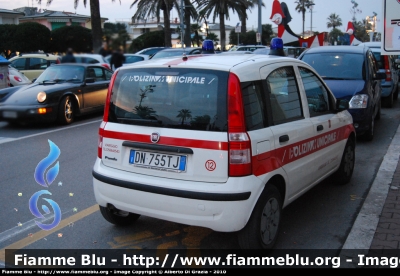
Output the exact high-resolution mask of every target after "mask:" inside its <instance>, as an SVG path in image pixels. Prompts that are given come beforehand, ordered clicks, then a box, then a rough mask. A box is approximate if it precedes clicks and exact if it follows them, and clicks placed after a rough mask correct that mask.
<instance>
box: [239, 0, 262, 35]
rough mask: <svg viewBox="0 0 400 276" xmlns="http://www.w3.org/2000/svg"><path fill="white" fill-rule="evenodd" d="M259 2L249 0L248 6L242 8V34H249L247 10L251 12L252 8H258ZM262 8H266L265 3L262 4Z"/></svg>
mask: <svg viewBox="0 0 400 276" xmlns="http://www.w3.org/2000/svg"><path fill="white" fill-rule="evenodd" d="M258 1H259V0H247V1H246V2H247V3H246V5H244V6H242V10H241V11H240V13H239V19H240V23H241V24H242V27H241V31H242V33H243V34H244V33H246V32H247V23H246V22H247V18H248V17H247V13H246V10H250V8H254V6H256V5H257V6H258ZM261 6H263V7H265V5H264V2H261Z"/></svg>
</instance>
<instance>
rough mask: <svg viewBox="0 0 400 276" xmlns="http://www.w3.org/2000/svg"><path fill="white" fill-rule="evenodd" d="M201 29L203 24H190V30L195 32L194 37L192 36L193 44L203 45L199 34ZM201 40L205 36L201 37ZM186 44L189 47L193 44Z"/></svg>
mask: <svg viewBox="0 0 400 276" xmlns="http://www.w3.org/2000/svg"><path fill="white" fill-rule="evenodd" d="M200 29H201V26H200V25H199V24H191V25H190V32H191V33H194V36H193V39H192V38H191V44H193V45H195V44H196V45H197V47H201V44H200V43H201V41H200V36H199V31H200ZM201 40H203V38H201ZM194 41H196V43H194ZM191 44H190V43H189V44H186V46H187V47H189V46H190V45H191Z"/></svg>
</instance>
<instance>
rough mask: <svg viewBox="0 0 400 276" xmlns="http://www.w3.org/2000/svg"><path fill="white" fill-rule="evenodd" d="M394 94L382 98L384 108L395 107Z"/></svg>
mask: <svg viewBox="0 0 400 276" xmlns="http://www.w3.org/2000/svg"><path fill="white" fill-rule="evenodd" d="M393 98H394V96H393V93H390V95H389V96H387V97H384V98H382V100H383V101H382V103H383V105H384V107H388V108H392V107H393Z"/></svg>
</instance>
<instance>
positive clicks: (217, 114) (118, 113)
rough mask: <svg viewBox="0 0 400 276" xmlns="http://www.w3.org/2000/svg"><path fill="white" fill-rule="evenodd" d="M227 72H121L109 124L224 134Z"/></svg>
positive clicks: (176, 70)
mask: <svg viewBox="0 0 400 276" xmlns="http://www.w3.org/2000/svg"><path fill="white" fill-rule="evenodd" d="M227 78H228V73H227V72H220V71H213V70H190V69H184V70H182V69H165V68H162V69H154V68H152V69H133V68H132V69H129V70H121V71H120V72H119V73H118V75H117V77H116V80H115V84H114V86H113V90H112V97H111V103H110V110H109V121H110V122H118V123H122V124H133V125H144V126H156V127H163V128H179V129H192V130H201V131H226V128H227V111H226V110H227V108H226V103H227V98H226V95H227V92H226V91H227V88H226V86H227Z"/></svg>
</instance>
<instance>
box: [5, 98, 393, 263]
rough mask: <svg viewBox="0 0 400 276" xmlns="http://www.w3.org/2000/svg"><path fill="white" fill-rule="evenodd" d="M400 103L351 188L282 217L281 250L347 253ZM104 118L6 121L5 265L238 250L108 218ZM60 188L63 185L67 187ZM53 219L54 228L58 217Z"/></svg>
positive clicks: (165, 227) (304, 202)
mask: <svg viewBox="0 0 400 276" xmlns="http://www.w3.org/2000/svg"><path fill="white" fill-rule="evenodd" d="M399 107H400V102H396V103H395V105H394V107H393V108H391V109H387V108H383V109H382V115H381V120H380V121H377V122H376V124H375V126H376V132H375V138H374V140H373V141H372V142H364V141H357V146H356V165H355V171H354V175H353V178H352V181H351V182H350V183H349V184H347V185H344V186H341V185H338V184H336V183H335V181H334V180H332V179H330V180H326V181H324V182H322V183H320V184H319V185H317V186H316V187H314V188H313V189H311V190H310V191H309V192H307V193H306V194H305V195H303V196H302V197H301V198H299V199H298V200H296V201H295V202H294V203H292V204H291V205H289V206H288V207H287V208H286V209H285V210H284V212H283V217H282V225H281V229H280V237H279V240H278V242H277V244H276V248H277V249H333V250H340V249H341V247H342V245H343V243H344V242H345V240H346V238H347V235H348V233H349V232H350V229H351V227H352V225H353V223H354V220H355V218H356V216H357V214H358V212H359V210H360V208H361V206H362V204H363V201H364V199H365V197H366V195H367V194H368V191H369V188H370V186H371V184H372V182H373V180H374V177H375V175H376V172H377V170H378V168H379V166H380V164H381V162H382V159H383V156H384V155H385V153H386V151H387V149H388V146H389V145H390V142H391V138H392V137H393V136H394V134H395V131H396V130H397V128H398V126H399V122H400V120H399V119H400V108H399ZM100 120H101V117H100V116H91V117H85V118H82V119H80V120H78V121H77V122H75V123H74V124H72V125H71V126H67V127H60V126H56V125H48V126H34V127H32V126H26V127H10V126H8V124H7V123H5V122H0V168H1V173H0V187H1V190H2V192H1V193H0V207H1V210H2V212H1V213H0V221H1V223H0V265H1V263H2V262H4V249H5V248H13V249H18V248H25V249H56V248H57V249H127V248H130V249H168V248H172V249H190V248H208V249H213V248H215V249H234V248H238V243H237V241H236V235H235V234H234V233H218V232H214V231H211V230H208V229H205V228H200V227H191V226H187V225H181V224H176V223H170V222H165V221H160V220H156V219H152V218H149V217H141V218H140V219H139V220H138V221H137V223H136V224H134V225H132V226H129V227H125V228H123V227H116V226H114V225H111V224H109V223H108V222H107V221H105V220H104V219H103V217H102V216H101V214H100V212H99V211H98V206H97V205H96V202H95V198H94V195H93V188H92V175H91V172H92V167H93V164H94V161H95V158H96V154H97V132H98V127H99V124H100ZM49 141H52V142H53V143H54V144H56V145H57V146H58V148H59V149H60V155H59V157H58V161H59V174H58V176H57V178H56V179H55V180H54V182H52V184H51V185H50V186H48V187H43V186H41V185H39V184H38V183H37V182H36V181H35V178H34V172H35V168H36V166H37V165H38V163H39V162H40V161H41V160H43V159H44V158H45V157H47V156H48V155H49V151H50V147H49ZM60 183H61V184H60ZM40 190H47V191H49V192H50V193H51V195H50V194H48V195H47V196H46V197H47V198H49V199H51V200H53V201H54V202H56V203H57V204H58V206H59V208H60V210H61V213H62V218H61V222H60V224H59V225H58V226H57V227H56V228H54V229H52V230H49V231H45V230H41V229H40V228H39V227H38V226H37V225H36V223H35V217H34V215H33V214H32V212H31V210H30V209H29V200H30V197H31V196H32V195H33V194H34V193H36V192H38V191H40ZM51 215H52V214H50V216H49V219H48V220H47V222H51V221H52V220H53V218H52V217H51Z"/></svg>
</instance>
